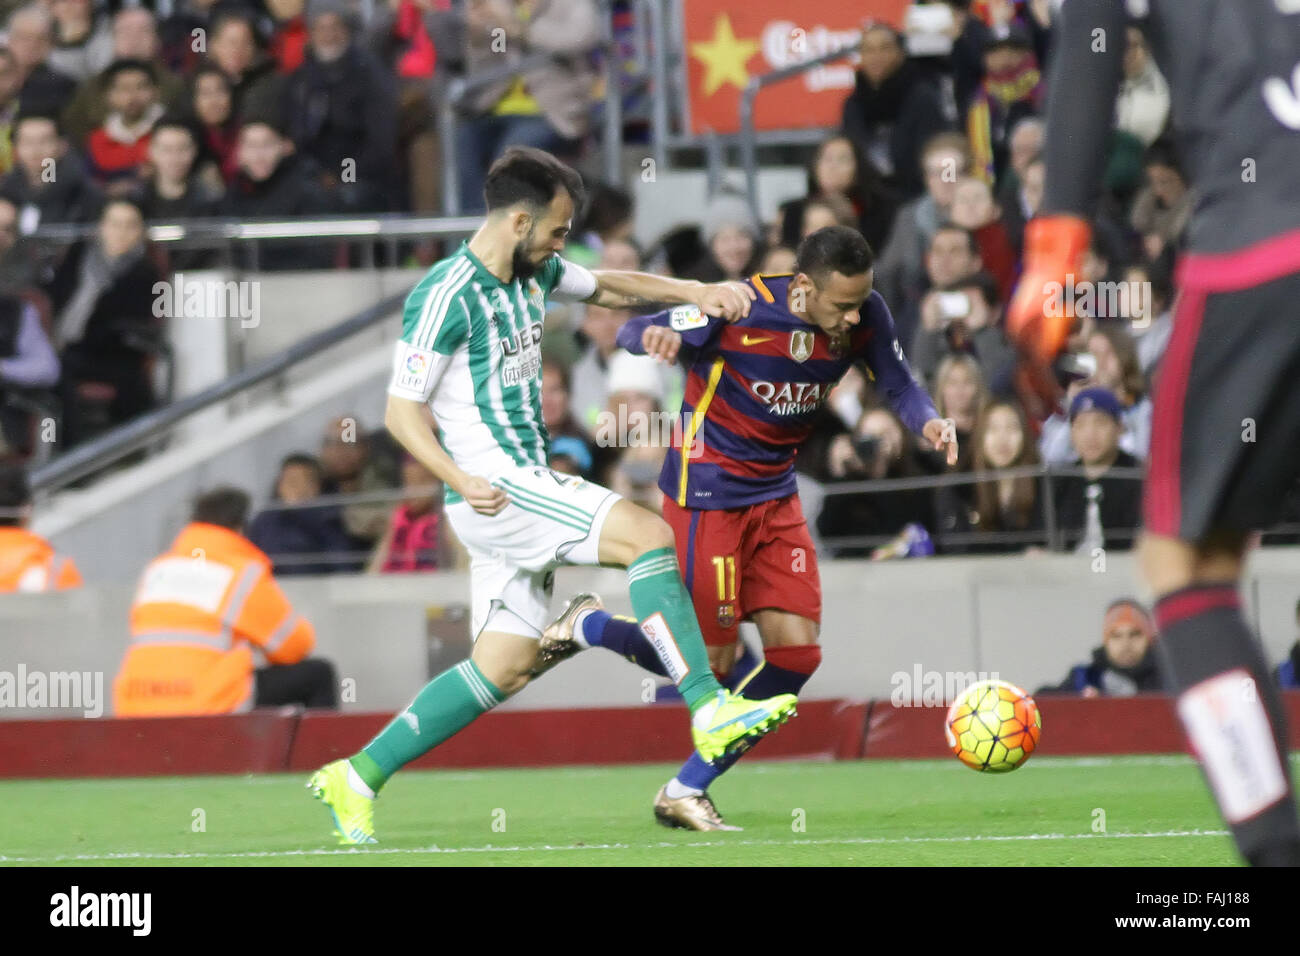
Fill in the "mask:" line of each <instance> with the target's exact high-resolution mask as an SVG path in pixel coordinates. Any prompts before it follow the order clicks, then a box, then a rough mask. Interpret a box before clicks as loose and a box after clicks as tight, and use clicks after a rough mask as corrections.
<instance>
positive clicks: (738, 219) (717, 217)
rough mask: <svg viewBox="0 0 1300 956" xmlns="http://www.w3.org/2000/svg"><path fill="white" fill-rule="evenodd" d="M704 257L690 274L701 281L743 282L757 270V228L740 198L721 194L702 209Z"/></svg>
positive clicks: (747, 207) (759, 254) (758, 251)
mask: <svg viewBox="0 0 1300 956" xmlns="http://www.w3.org/2000/svg"><path fill="white" fill-rule="evenodd" d="M702 232H703V236H704V243H705V246H706V248H707V250H708V253H707V256H706V257H705V259H704V261H703V262H701V263H700V264H699V265H698V266H697V267H696V268H695V269H694V270H693V271H694V273H695V274H694V276H693V278H696V279H699V280H700V281H702V282H718V281H721V280H723V279H743V278H745V277H746V276H749V275H751V274H753V273H754V272H756V271H757V269H758V263H759V262H760V261H762V256H763V251H762V247H761V246H760V245H759V227H758V223H757V222H755V221H754V214H753V213H752V212H750V209H749V204H748V203H746V202H745V200H744V199H743V198H741V197H740V196H737V195H734V194H731V193H721V194H719V195H717V196H715V197H714V198H713V199H712V200H711V201H710V202H709V205H708V207H707V208H706V209H705V210H704V224H703V229H702Z"/></svg>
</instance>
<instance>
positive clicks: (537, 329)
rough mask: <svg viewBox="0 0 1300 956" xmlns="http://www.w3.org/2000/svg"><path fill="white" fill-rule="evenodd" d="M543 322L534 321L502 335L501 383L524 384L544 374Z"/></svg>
mask: <svg viewBox="0 0 1300 956" xmlns="http://www.w3.org/2000/svg"><path fill="white" fill-rule="evenodd" d="M541 343H542V323H540V322H533V323H532V324H531V325H529V326H528V327H527V328H526V329H520V330H519V331H518V332H515V333H514V334H512V335H509V336H502V337H501V352H502V355H503V359H504V360H503V361H502V363H501V383H502V384H503V385H522V384H524V383H525V382H531V381H532V380H533V379H535V378H537V377H538V376H539V375H541V374H542V351H541V348H540V346H541Z"/></svg>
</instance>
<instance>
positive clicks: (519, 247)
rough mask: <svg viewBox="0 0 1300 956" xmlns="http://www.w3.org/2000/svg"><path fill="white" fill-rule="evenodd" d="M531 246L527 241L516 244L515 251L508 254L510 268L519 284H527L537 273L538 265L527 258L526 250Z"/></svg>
mask: <svg viewBox="0 0 1300 956" xmlns="http://www.w3.org/2000/svg"><path fill="white" fill-rule="evenodd" d="M530 238H531V234H530ZM531 244H532V243H531V242H529V241H528V239H525V240H523V241H522V242H519V243H516V244H515V251H514V252H512V253H511V254H510V268H511V269H513V270H514V274H515V278H516V279H518V280H519V281H520V282H527V281H528V280H529V279H531V278H532V277H533V276H534V275H535V274H536V273H537V269H538V266H539V263H536V262H533V261H532V260H531V259H530V258H528V251H527V250H528V247H529V246H530V245H531Z"/></svg>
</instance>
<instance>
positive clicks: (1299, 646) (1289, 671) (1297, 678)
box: [1276, 601, 1300, 689]
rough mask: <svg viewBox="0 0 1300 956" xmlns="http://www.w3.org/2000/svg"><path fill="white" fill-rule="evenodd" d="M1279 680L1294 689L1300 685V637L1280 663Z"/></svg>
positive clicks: (1299, 615)
mask: <svg viewBox="0 0 1300 956" xmlns="http://www.w3.org/2000/svg"><path fill="white" fill-rule="evenodd" d="M1295 622H1296V631H1297V632H1300V601H1297V602H1296V606H1295ZM1276 677H1277V682H1278V683H1279V684H1281V685H1282V687H1284V688H1288V689H1294V688H1297V687H1300V638H1297V640H1296V642H1295V643H1294V644H1292V645H1291V653H1290V654H1288V655H1287V658H1286V660H1284V661H1283V662H1282V663H1281V664H1279V665H1278V668H1277V672H1276Z"/></svg>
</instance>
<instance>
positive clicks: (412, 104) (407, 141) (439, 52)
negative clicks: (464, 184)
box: [370, 0, 465, 213]
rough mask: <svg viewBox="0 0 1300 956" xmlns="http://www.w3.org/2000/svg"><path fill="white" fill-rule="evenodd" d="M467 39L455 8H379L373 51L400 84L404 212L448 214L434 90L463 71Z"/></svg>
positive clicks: (411, 2) (399, 0) (404, 1)
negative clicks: (443, 78) (455, 71)
mask: <svg viewBox="0 0 1300 956" xmlns="http://www.w3.org/2000/svg"><path fill="white" fill-rule="evenodd" d="M461 33H463V23H462V22H461V20H460V17H459V14H457V13H455V12H453V11H452V10H451V8H450V5H448V6H447V9H440V8H439V6H438V5H435V4H431V3H428V2H426V0H388V2H387V3H381V4H375V5H374V7H373V11H372V15H371V20H370V38H371V39H370V44H371V48H372V50H373V51H374V52H375V55H376V56H377V57H378V58H379V60H380V62H382V63H383V64H384V65H385V66H386V67H387V68H388V71H389V74H390V75H392V76H396V77H397V82H398V94H397V115H398V120H397V149H398V157H399V161H400V162H401V164H402V170H401V173H402V180H403V181H404V182H405V183H406V192H407V197H408V198H407V202H406V204H404V205H403V207H402V208H404V209H410V210H411V211H413V212H420V213H436V212H439V211H440V210H441V209H442V202H441V191H442V183H441V181H440V173H441V169H442V148H441V146H440V144H439V142H438V134H437V124H436V122H435V117H434V113H433V107H432V104H433V101H434V98H433V90H434V84H435V82H436V80H437V79H439V78H440V74H445V73H448V72H450V70H451V69H453V68H455V67H458V66H459V65H460V64H459V63H458V60H459V59H460V55H462V53H463V51H464V47H465V41H464V38H463V36H461V35H460V34H461ZM448 148H450V147H448Z"/></svg>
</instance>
